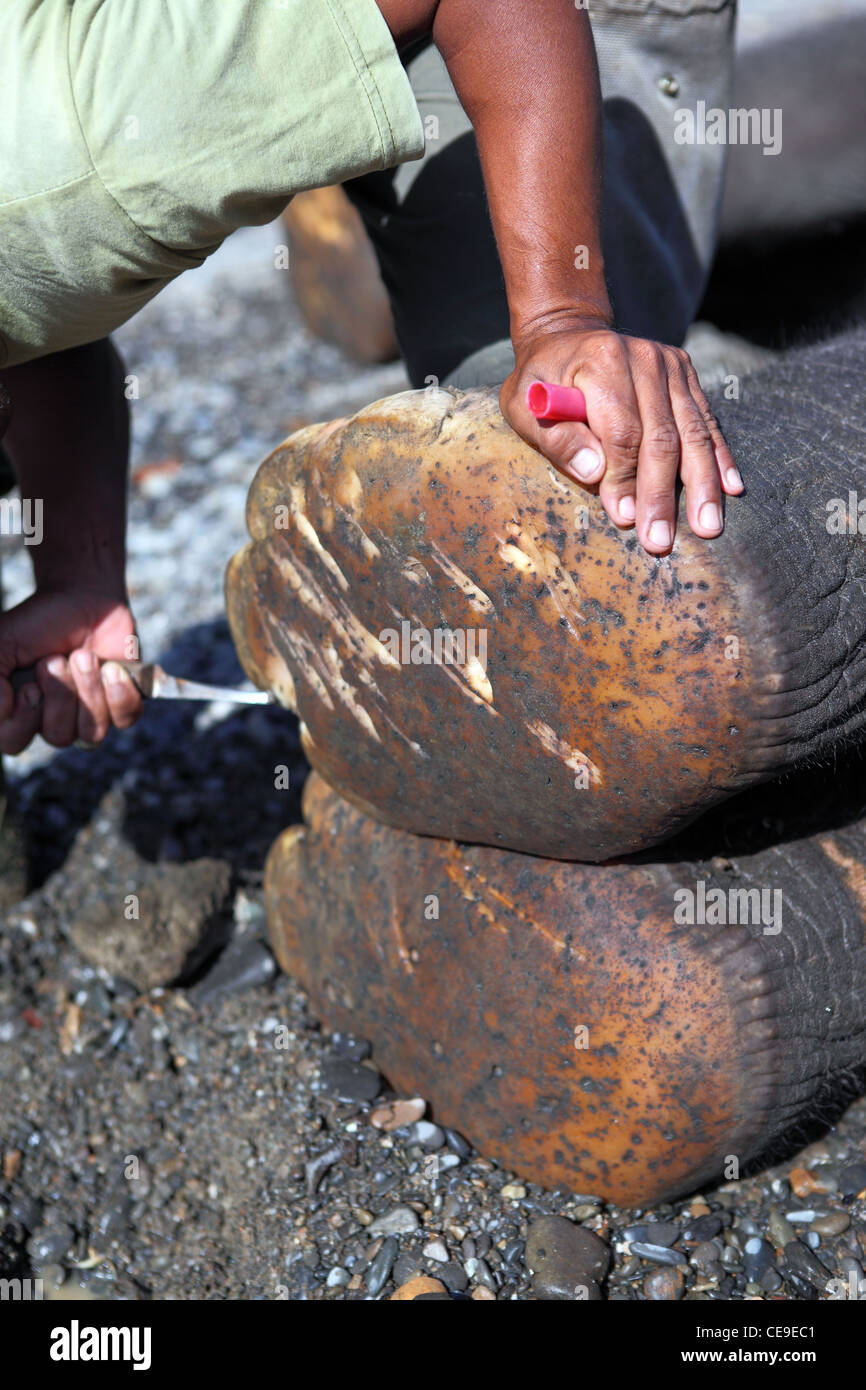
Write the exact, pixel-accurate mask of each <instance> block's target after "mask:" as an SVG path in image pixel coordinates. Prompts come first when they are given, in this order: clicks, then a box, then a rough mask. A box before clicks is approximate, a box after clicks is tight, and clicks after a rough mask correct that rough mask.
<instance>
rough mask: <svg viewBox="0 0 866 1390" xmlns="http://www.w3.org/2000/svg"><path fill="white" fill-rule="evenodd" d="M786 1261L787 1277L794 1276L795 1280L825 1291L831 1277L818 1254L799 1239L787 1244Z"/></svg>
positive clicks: (785, 1271)
mask: <svg viewBox="0 0 866 1390" xmlns="http://www.w3.org/2000/svg"><path fill="white" fill-rule="evenodd" d="M784 1263H785V1267H784V1273H785V1278H786V1279H789V1278H790V1277H791V1276H793V1279H794V1281H795V1282H803V1283H806V1284H808V1285H811V1287H812V1288H813V1289H819V1290H821V1291H823V1290H824V1288H825V1287H826V1284H827V1281H828V1279H830V1277H831V1276H830V1271H829V1270H828V1269H827V1268H826V1266H825V1265H823V1264H822V1263H821V1261H820V1260H819V1259H818V1257H817V1255H814V1254H813V1253H812V1251H811V1250H810V1249H809V1248H808V1247H807V1246H805V1245H804V1244H803V1243H802V1241H799V1240H792V1241H790V1242H789V1243H788V1244H787V1245H786V1246H785V1255H784Z"/></svg>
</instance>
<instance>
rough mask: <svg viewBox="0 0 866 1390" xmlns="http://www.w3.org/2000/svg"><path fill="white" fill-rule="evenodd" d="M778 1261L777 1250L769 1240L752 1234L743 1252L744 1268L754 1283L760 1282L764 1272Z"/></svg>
mask: <svg viewBox="0 0 866 1390" xmlns="http://www.w3.org/2000/svg"><path fill="white" fill-rule="evenodd" d="M775 1263H776V1252H775V1250H774V1249H773V1247H772V1245H771V1244H770V1242H769V1241H767V1240H762V1239H761V1237H760V1236H751V1237H750V1238H749V1239H748V1240H747V1241H746V1247H745V1250H744V1252H743V1270H744V1272H745V1275H746V1278H747V1279H748V1280H749V1282H750V1283H752V1284H758V1283H760V1281H761V1279H762V1277H763V1275H764V1274H766V1272H767V1270H768V1269H771V1268H772V1267H773V1265H774V1264H775Z"/></svg>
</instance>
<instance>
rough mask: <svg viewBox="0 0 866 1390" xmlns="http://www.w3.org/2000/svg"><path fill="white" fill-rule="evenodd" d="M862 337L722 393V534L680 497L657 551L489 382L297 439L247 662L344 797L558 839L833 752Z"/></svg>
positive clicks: (851, 708)
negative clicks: (520, 425)
mask: <svg viewBox="0 0 866 1390" xmlns="http://www.w3.org/2000/svg"><path fill="white" fill-rule="evenodd" d="M864 346H866V333H862V332H861V333H859V334H857V333H855V334H852V335H850V336H849V337H847V338H844V339H840V340H839V341H838V342H836V343H833V344H829V345H827V346H825V347H821V348H818V349H811V350H809V351H807V352H803V353H799V354H793V355H792V356H791V357H790V358H788V359H786V360H784V361H783V362H779V363H777V364H774V365H773V367H772V368H771V369H770V370H769V371H768V372H766V373H763V374H760V375H758V376H755V377H751V378H748V379H747V380H746V381H745V382H744V383H743V385H742V392H740V388H739V384H738V385H737V392H738V397H739V398H738V399H737V400H735V401H724V400H721V401H716V402H715V405H716V407H717V409H718V413H719V416H720V419H721V423H722V426H723V428H724V430H725V433H726V435H727V438H728V441H729V443H730V444H731V447H732V449H733V452H734V455H735V457H736V458H737V459H738V461H739V463H740V466H741V468H742V471H743V473H744V476H745V479H746V484H747V492H746V495H745V497H743V498H742V499H734V500H730V501H729V504H728V509H727V523H726V529H725V531H724V534H723V535H722V536H721V537H720V538H719V539H718V540H716V541H704V540H698V539H696V538H695V537H694V536H693V535H692V533H691V532H690V531H689V529H688V525H687V523H686V521H685V518H684V516H683V515H682V514H681V516H680V523H679V531H678V536H677V540H676V544H675V546H674V549H673V551H672V553H671V554H670V555H669V556H667V557H665V558H663V559H656V558H653V557H651V556H649V555H647V554H646V552H645V551H643V550H642V549H641V547H640V546H639V545H638V544H637V541H636V539H635V537H634V535H633V534H632V533H629V532H621V531H618V530H617V529H616V528H615V527H614V526H613V525H611V523H610V522H609V521H608V519H607V517H606V516H605V514H604V512H603V510H602V508H601V506H600V504H599V502H598V499H597V498H595V497H592V496H590V495H588V494H587V493H586V492H584V491H583V490H582V489H581V488H579V487H578V486H577V485H575V484H573V483H571V482H569V481H567V480H565V479H563V478H562V477H560V476H559V475H557V474H556V473H555V472H554V471H553V469H552V468H551V467H550V466H549V465H548V464H547V463H546V461H545V460H544V459H543V458H542V457H541V455H539V454H538V453H536V452H535V451H534V450H532V449H531V448H530V447H529V446H528V445H526V444H524V443H523V441H522V440H520V439H519V438H518V437H517V436H516V435H515V434H514V433H513V431H512V430H511V429H510V428H509V427H508V425H507V424H506V423H505V421H504V420H503V418H502V416H501V414H500V412H499V409H498V405H497V399H496V393H495V392H493V391H484V390H480V391H470V392H465V393H463V392H451V391H440V390H430V391H419V392H406V393H404V394H402V395H399V396H395V397H392V398H390V399H388V400H384V401H380V402H378V403H377V404H375V405H372V406H369V407H367V408H366V409H365V410H363V411H361V412H360V413H359V414H358V415H356V416H354V417H353V418H352V419H351V420H349V421H336V422H334V423H333V424H331V425H329V426H314V427H311V428H308V429H306V430H303V431H301V432H299V433H298V434H296V435H294V436H292V438H290V439H289V440H287V441H286V442H285V444H283V445H282V446H281V448H279V449H278V450H277V451H276V452H275V453H274V454H273V455H272V456H271V457H270V458H269V459H268V460H267V461H266V462H265V463H264V464H263V465H262V467H261V468H260V470H259V472H258V474H257V476H256V479H255V481H254V483H253V485H252V488H251V490H250V496H249V502H248V509H247V516H248V524H249V528H250V533H251V536H252V540H251V542H250V544H249V545H248V546H247V547H246V548H245V549H244V550H243V551H241V552H240V554H239V555H237V556H236V557H235V558H234V560H233V561H232V564H231V566H230V568H229V572H228V579H227V586H226V587H227V594H226V598H227V605H228V613H229V620H230V623H231V628H232V633H233V636H234V638H235V642H236V645H237V647H238V651H239V654H240V657H241V660H242V662H243V664H244V666H245V668H246V670H247V672H248V674H249V675H250V676H251V678H252V679H253V680H254V681H256V683H257V684H259V685H261V686H263V687H267V688H270V689H272V690H274V691H275V692H276V693H277V694H278V696H279V697H280V698H281V699H282V700H283V701H284V702H285V703H286V704H288V705H290V706H291V707H292V708H296V709H297V711H298V713H299V715H300V717H301V720H302V734H303V738H304V746H305V751H306V752H307V755H308V757H309V759H310V761H311V762H312V764H313V766H314V767H315V768H316V770H317V771H318V772H320V773H321V774H322V776H323V777H324V778H325V779H326V781H328V783H329V784H330V785H331V786H333V787H334V788H335V789H336V790H337V791H339V792H340V793H341V795H343V796H345V797H346V798H347V799H348V800H350V801H351V802H352V803H353V804H354V805H356V806H358V807H359V808H360V809H362V810H366V811H368V812H369V813H370V814H373V815H375V816H377V817H379V818H380V819H382V820H384V821H386V822H388V823H389V824H392V825H395V826H398V827H400V828H402V829H407V830H412V831H415V832H417V833H421V834H429V835H440V836H443V837H447V838H452V837H453V838H455V839H459V840H465V841H471V842H473V843H484V844H490V845H495V846H498V847H502V848H508V849H514V850H520V851H522V852H526V853H532V854H540V855H545V856H550V857H555V858H560V859H583V860H595V861H598V860H603V859H606V858H609V857H611V856H613V855H619V854H628V853H633V852H635V851H637V850H641V849H643V848H645V847H647V846H649V845H653V844H657V843H658V842H660V841H661V840H663V839H665V838H667V837H669V836H670V835H672V834H674V833H675V832H676V831H677V830H679V829H680V828H681V827H682V826H683V825H685V824H687V823H688V822H689V821H690V820H692V819H694V817H696V816H697V815H698V814H700V813H702V812H704V811H706V810H707V809H708V808H709V807H711V806H713V805H714V804H715V803H717V802H719V801H721V800H723V799H724V798H725V797H727V796H730V795H731V794H732V793H734V792H737V791H739V790H741V789H743V788H744V787H747V786H749V785H752V784H753V783H755V782H757V781H760V780H764V779H770V778H772V777H774V776H776V775H778V774H779V773H780V772H782V771H784V770H785V769H787V768H790V767H791V766H793V765H795V764H797V763H798V762H801V761H803V760H804V759H807V758H809V759H814V758H815V757H816V756H820V755H823V754H825V753H828V752H830V751H831V750H832V749H833V748H834V747H835V746H836V745H837V744H838V743H839V741H840V740H841V739H843V738H845V737H846V736H850V735H852V734H854V733H856V732H857V731H858V730H859V729H860V728H861V727H862V724H863V721H864V715H866V606H864V604H863V602H862V594H863V585H864V583H866V548H864V545H863V534H864V532H866V501H864V502H863V503H862V511H863V515H862V516H860V515H859V512H858V503H857V495H856V491H854V492H852V489H856V487H857V485H858V480H860V481H861V482H862V484H863V486H864V489H866V454H864V451H863V447H862V441H863V438H864V434H866V397H864V393H863V392H862V389H861V362H862V353H863V350H864ZM852 496H853V497H854V502H853V503H852V502H851V497H852ZM858 527H859V528H862V529H859V530H858Z"/></svg>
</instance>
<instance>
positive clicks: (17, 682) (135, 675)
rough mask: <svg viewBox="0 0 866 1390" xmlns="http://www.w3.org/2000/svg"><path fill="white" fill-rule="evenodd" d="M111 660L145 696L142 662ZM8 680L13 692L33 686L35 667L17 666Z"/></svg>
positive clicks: (101, 662)
mask: <svg viewBox="0 0 866 1390" xmlns="http://www.w3.org/2000/svg"><path fill="white" fill-rule="evenodd" d="M111 660H112V661H114V664H115V665H116V666H122V667H123V669H124V671H126V672H127V674H128V676H129V678H130V680H131V681H132V682H133V684H134V685H136V686H137V687H138V689H139V690H140V691H141V693H142V695H146V694H147V691H146V690H145V689H144V688H143V685H144V682H143V681H142V683H141V684H139V681H140V680H141V677H142V672H143V670H144V667H145V663H144V662H143V661H117V660H116V659H115V658H114V657H112V658H111ZM99 664H100V666H104V665H105V662H104V661H100V663H99ZM8 680H9V684H10V685H11V686H12V689H13V690H20V689H21V687H22V685H30V684H35V683H36V667H35V666H18V667H16V668H15V670H14V671H13V672H12V673H11V675H10V676H9V677H8Z"/></svg>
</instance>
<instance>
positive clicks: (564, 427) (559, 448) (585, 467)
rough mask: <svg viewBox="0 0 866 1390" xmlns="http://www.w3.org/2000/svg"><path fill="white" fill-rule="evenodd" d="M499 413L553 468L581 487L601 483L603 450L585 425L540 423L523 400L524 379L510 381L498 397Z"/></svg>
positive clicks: (596, 436) (524, 391)
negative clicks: (500, 411)
mask: <svg viewBox="0 0 866 1390" xmlns="http://www.w3.org/2000/svg"><path fill="white" fill-rule="evenodd" d="M500 405H501V409H502V413H503V415H504V416H505V418H506V420H507V421H508V423H509V424H510V425H511V427H512V429H514V430H516V431H517V433H518V434H519V435H520V437H521V439H525V440H526V442H527V444H531V445H532V447H533V449H537V450H538V452H539V453H540V454H543V455H544V457H545V458H546V459H548V460H549V462H550V463H552V464H553V466H554V468H557V469H558V470H559V472H560V473H562V474H564V475H565V477H567V478H571V479H572V480H573V481H574V482H576V483H580V484H581V485H582V486H585V487H590V486H593V485H594V484H595V483H598V482H600V481H601V479H602V477H603V476H604V470H605V456H604V448H603V446H602V443H601V440H600V439H599V438H598V435H596V434H594V433H593V431H592V430H591V429H590V427H589V425H588V424H585V423H583V422H582V421H578V420H556V421H545V420H539V419H538V418H537V417H536V416H535V415H533V413H532V411H531V410H530V409H529V405H528V402H527V399H526V378H525V376H523V375H521V378H520V380H519V381H518V382H515V381H514V380H513V379H510V380H509V381H507V382H506V383H505V385H504V386H503V388H502V392H501V396H500Z"/></svg>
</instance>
